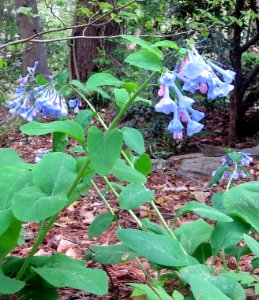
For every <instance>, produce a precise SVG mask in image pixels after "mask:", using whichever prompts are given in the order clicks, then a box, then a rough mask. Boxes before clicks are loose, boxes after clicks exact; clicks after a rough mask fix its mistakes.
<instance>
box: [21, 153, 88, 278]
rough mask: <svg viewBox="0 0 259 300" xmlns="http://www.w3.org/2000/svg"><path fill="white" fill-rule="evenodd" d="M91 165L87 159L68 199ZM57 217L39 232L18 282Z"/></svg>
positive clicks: (71, 188)
mask: <svg viewBox="0 0 259 300" xmlns="http://www.w3.org/2000/svg"><path fill="white" fill-rule="evenodd" d="M89 163H90V160H89V159H88V158H87V159H86V161H85V163H84V164H83V165H82V167H81V169H80V171H79V172H78V174H77V176H76V178H75V179H74V181H73V182H72V184H71V186H70V187H69V189H68V191H67V198H69V197H70V196H71V195H72V193H73V191H74V189H75V188H76V186H77V184H78V182H79V181H80V180H81V178H82V176H83V174H84V171H85V169H86V168H87V167H88V165H89ZM57 216H58V214H55V215H54V216H52V217H51V218H50V219H49V222H48V224H47V225H46V227H45V228H44V229H43V230H42V231H40V232H39V234H38V236H37V239H36V241H35V243H34V245H33V247H32V249H31V251H30V253H29V255H28V256H27V257H26V259H25V261H24V263H23V265H22V267H21V269H20V270H19V272H18V273H17V275H16V279H17V280H20V279H21V278H22V276H23V275H24V273H25V271H26V270H27V268H28V266H29V264H30V262H31V259H32V257H33V256H34V254H35V253H36V251H37V250H38V247H39V246H40V244H41V243H42V242H43V240H44V238H45V236H46V235H47V233H48V232H49V230H50V228H51V227H52V225H53V224H54V223H55V221H56V219H57Z"/></svg>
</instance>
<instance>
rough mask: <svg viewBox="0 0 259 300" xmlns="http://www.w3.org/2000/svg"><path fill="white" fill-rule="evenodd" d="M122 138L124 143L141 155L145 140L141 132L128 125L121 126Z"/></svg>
mask: <svg viewBox="0 0 259 300" xmlns="http://www.w3.org/2000/svg"><path fill="white" fill-rule="evenodd" d="M122 133H123V140H124V142H125V144H126V145H127V146H128V147H129V148H130V149H131V150H133V151H135V152H136V153H138V154H139V155H141V154H142V153H144V151H145V142H144V138H143V136H142V133H141V132H140V131H139V130H137V129H135V128H130V127H123V128H122Z"/></svg>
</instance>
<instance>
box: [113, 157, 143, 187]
mask: <svg viewBox="0 0 259 300" xmlns="http://www.w3.org/2000/svg"><path fill="white" fill-rule="evenodd" d="M111 173H112V174H113V175H114V176H115V177H116V178H118V179H119V180H122V181H128V182H130V183H136V184H139V183H145V182H146V181H147V178H146V177H145V176H144V175H142V174H141V173H140V172H138V171H137V170H135V169H133V168H131V167H129V166H128V165H126V164H125V163H124V162H123V161H122V160H121V159H118V160H117V162H116V163H115V165H114V167H113V169H112V170H111Z"/></svg>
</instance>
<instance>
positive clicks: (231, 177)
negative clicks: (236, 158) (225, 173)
mask: <svg viewBox="0 0 259 300" xmlns="http://www.w3.org/2000/svg"><path fill="white" fill-rule="evenodd" d="M236 171H237V163H236V162H235V168H234V171H233V172H232V174H231V176H230V178H229V182H228V185H227V188H226V192H227V191H228V190H229V188H230V185H231V182H232V180H233V179H234V176H235V174H236Z"/></svg>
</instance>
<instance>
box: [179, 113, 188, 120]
mask: <svg viewBox="0 0 259 300" xmlns="http://www.w3.org/2000/svg"><path fill="white" fill-rule="evenodd" d="M180 120H181V121H182V122H187V118H186V115H185V113H184V111H181V112H180Z"/></svg>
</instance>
